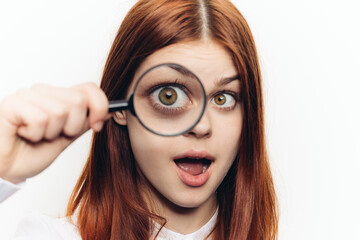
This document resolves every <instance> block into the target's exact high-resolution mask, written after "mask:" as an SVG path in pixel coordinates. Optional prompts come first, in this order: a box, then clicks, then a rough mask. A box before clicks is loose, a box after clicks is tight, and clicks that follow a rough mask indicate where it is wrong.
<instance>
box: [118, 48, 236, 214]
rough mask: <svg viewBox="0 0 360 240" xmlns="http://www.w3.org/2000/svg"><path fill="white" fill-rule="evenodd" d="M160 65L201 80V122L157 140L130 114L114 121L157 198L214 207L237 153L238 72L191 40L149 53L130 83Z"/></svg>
mask: <svg viewBox="0 0 360 240" xmlns="http://www.w3.org/2000/svg"><path fill="white" fill-rule="evenodd" d="M161 63H177V64H180V65H183V66H184V67H186V68H188V69H189V70H191V71H192V72H193V73H195V74H196V75H197V76H198V77H199V79H200V80H201V82H202V84H203V85H204V88H205V92H206V95H207V106H206V109H205V112H204V115H203V116H202V118H201V120H200V122H199V123H198V124H197V125H196V126H195V127H194V128H193V129H192V130H191V131H189V132H188V133H186V134H183V135H179V136H175V137H161V136H158V135H155V134H153V133H151V132H149V131H147V130H146V129H145V128H144V127H142V126H141V124H140V123H139V122H138V120H137V119H136V117H134V116H133V115H131V114H130V113H127V114H126V115H125V119H124V120H123V122H121V120H117V121H118V122H119V123H120V124H124V123H126V124H127V126H128V131H129V136H130V142H131V147H132V150H133V153H134V156H135V159H136V163H137V166H138V168H139V170H140V171H141V173H142V174H143V175H144V176H145V178H146V179H147V180H148V182H149V183H150V184H151V185H152V186H153V188H154V189H156V190H154V191H157V195H158V193H160V194H161V195H162V196H163V197H165V198H166V199H167V200H169V201H170V202H172V203H174V204H176V205H177V206H180V207H186V208H194V207H200V206H202V205H204V204H206V203H208V202H212V203H214V201H215V202H216V194H215V191H216V189H217V187H218V186H219V185H220V183H221V182H222V180H223V179H224V177H225V175H226V173H227V172H228V170H229V168H230V166H231V165H232V163H233V161H234V158H235V156H236V154H237V152H238V146H239V141H240V135H241V127H242V121H243V111H242V105H241V103H240V102H239V99H240V96H239V95H240V82H239V80H238V77H237V76H238V72H237V70H236V68H235V67H234V64H233V61H232V59H231V57H230V55H229V54H228V52H227V51H226V50H225V49H224V48H223V47H222V46H221V45H219V44H217V43H215V42H213V41H192V42H184V43H177V44H173V45H170V46H168V47H165V48H163V49H160V50H158V51H156V52H154V53H153V54H152V55H150V56H149V57H147V58H146V59H145V61H144V62H143V63H142V64H141V65H140V67H139V68H138V69H137V71H136V73H135V77H134V79H137V78H138V77H139V76H140V75H141V74H142V73H143V72H145V71H146V70H147V69H149V68H151V67H152V66H155V65H157V64H161ZM132 88H134V83H133V84H132V87H131V88H130V90H131V89H132ZM130 92H131V91H130ZM124 121H125V122H124ZM159 199H162V198H159ZM161 201H162V200H161Z"/></svg>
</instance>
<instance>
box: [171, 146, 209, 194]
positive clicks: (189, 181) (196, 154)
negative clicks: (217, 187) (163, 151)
mask: <svg viewBox="0 0 360 240" xmlns="http://www.w3.org/2000/svg"><path fill="white" fill-rule="evenodd" d="M182 158H195V159H202V158H206V159H208V160H210V161H211V164H210V166H209V167H208V168H207V169H206V171H205V172H203V173H201V174H199V175H195V176H194V175H191V174H190V173H187V172H185V171H183V170H182V169H181V168H179V167H178V166H175V167H176V172H177V174H178V176H179V178H180V180H181V181H182V182H183V183H184V184H186V185H188V186H190V187H200V186H202V185H204V184H205V183H206V182H207V181H208V180H209V178H210V175H211V172H212V167H213V164H212V163H214V161H215V157H214V156H212V155H211V154H209V153H208V152H207V151H203V150H201V151H197V150H194V149H191V150H188V151H186V152H184V153H180V154H179V155H176V156H175V157H174V159H173V160H174V162H175V160H177V159H182ZM175 165H176V164H175Z"/></svg>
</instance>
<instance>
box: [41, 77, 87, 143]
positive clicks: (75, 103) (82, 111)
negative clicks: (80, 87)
mask: <svg viewBox="0 0 360 240" xmlns="http://www.w3.org/2000/svg"><path fill="white" fill-rule="evenodd" d="M34 88H35V89H36V91H38V92H39V93H41V94H44V95H47V96H48V97H49V98H55V99H57V100H58V101H60V102H62V103H65V104H66V106H67V109H68V110H67V118H66V120H65V123H64V125H63V129H62V133H63V134H64V135H65V136H68V137H75V136H79V135H81V134H82V133H84V132H85V131H86V130H88V129H89V124H88V119H87V115H86V114H87V109H88V100H87V96H86V95H85V94H84V93H82V92H81V91H77V90H74V89H72V88H61V87H52V86H47V85H44V84H38V85H36V86H35V87H34Z"/></svg>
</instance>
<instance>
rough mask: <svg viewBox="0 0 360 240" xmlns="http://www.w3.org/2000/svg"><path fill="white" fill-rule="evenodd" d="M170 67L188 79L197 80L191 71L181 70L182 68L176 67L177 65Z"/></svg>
mask: <svg viewBox="0 0 360 240" xmlns="http://www.w3.org/2000/svg"><path fill="white" fill-rule="evenodd" d="M169 67H170V68H172V69H174V70H175V71H177V72H178V73H180V74H181V75H184V76H186V77H191V78H195V76H194V74H193V73H191V72H190V71H189V70H187V69H185V68H181V67H178V66H175V65H169Z"/></svg>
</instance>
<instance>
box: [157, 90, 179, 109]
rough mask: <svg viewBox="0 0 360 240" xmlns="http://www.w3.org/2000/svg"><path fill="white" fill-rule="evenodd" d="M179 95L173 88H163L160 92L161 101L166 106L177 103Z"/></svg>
mask: <svg viewBox="0 0 360 240" xmlns="http://www.w3.org/2000/svg"><path fill="white" fill-rule="evenodd" d="M176 99H177V93H176V91H175V90H174V89H173V88H169V87H167V88H163V89H161V90H160V92H159V100H160V102H161V103H163V104H165V105H172V104H174V103H175V102H176Z"/></svg>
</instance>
